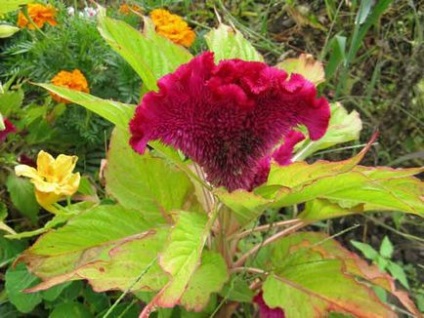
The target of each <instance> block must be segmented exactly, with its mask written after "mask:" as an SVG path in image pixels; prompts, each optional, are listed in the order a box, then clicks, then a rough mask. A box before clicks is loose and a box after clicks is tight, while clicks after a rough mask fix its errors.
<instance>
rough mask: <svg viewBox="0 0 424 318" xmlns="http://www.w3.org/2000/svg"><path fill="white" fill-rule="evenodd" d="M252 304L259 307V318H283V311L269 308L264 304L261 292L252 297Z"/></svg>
mask: <svg viewBox="0 0 424 318" xmlns="http://www.w3.org/2000/svg"><path fill="white" fill-rule="evenodd" d="M253 302H254V303H256V304H258V306H259V317H260V318H285V317H286V316H285V314H284V310H282V309H281V308H278V307H277V308H271V307H268V305H267V304H266V303H265V300H264V298H263V295H262V291H261V292H260V293H259V294H257V295H256V296H255V297H253Z"/></svg>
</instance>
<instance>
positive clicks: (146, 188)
mask: <svg viewBox="0 0 424 318" xmlns="http://www.w3.org/2000/svg"><path fill="white" fill-rule="evenodd" d="M128 140H129V134H128V132H127V131H126V130H125V131H123V130H121V129H115V130H114V132H113V134H112V139H111V142H110V147H109V153H108V159H107V160H108V161H107V166H106V169H105V179H106V190H107V192H108V193H110V194H111V195H112V196H113V197H115V198H116V199H117V200H118V201H119V202H120V204H122V205H123V206H125V207H128V208H130V209H140V213H142V214H143V216H144V217H145V218H146V219H147V220H149V221H150V222H152V223H157V222H159V223H164V222H166V221H170V215H169V213H170V211H171V210H173V209H182V208H183V207H184V208H186V207H187V206H186V205H187V204H189V199H190V195H191V192H192V189H193V186H192V183H191V182H190V180H189V178H188V177H187V176H186V175H185V174H184V173H183V172H181V171H178V170H177V169H176V168H175V167H173V166H172V165H170V164H169V163H167V162H166V161H165V160H163V159H160V158H153V157H152V156H150V155H149V154H148V153H146V154H144V155H143V156H141V155H140V154H138V153H136V152H135V151H134V150H132V149H131V148H130V146H129V144H128Z"/></svg>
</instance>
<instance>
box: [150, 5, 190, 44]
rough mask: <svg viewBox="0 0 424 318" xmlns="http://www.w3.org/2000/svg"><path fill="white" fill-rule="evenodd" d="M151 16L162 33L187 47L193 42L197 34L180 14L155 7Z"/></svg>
mask: <svg viewBox="0 0 424 318" xmlns="http://www.w3.org/2000/svg"><path fill="white" fill-rule="evenodd" d="M150 17H151V19H152V21H153V24H154V25H155V29H156V32H157V33H159V34H160V35H163V36H164V37H166V38H168V39H169V40H171V41H172V42H174V43H176V44H180V45H183V46H185V47H189V46H191V45H192V44H193V42H194V39H195V38H196V34H195V33H194V32H193V30H192V29H191V28H190V27H189V26H188V24H187V22H185V21H184V20H183V19H182V18H181V17H180V16H178V15H176V14H172V13H170V12H169V11H167V10H163V9H155V10H153V11H152V12H150Z"/></svg>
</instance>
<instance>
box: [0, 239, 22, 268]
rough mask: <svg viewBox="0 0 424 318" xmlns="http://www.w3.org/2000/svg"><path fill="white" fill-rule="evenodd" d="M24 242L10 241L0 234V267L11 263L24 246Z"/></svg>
mask: <svg viewBox="0 0 424 318" xmlns="http://www.w3.org/2000/svg"><path fill="white" fill-rule="evenodd" d="M26 245H27V244H26V242H23V241H10V240H8V239H6V238H4V237H3V236H0V268H2V267H4V266H5V265H7V264H9V263H11V262H12V261H13V260H14V259H15V257H16V256H17V255H19V254H20V253H21V252H22V251H23V250H24V249H25V248H26Z"/></svg>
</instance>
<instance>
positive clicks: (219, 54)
mask: <svg viewBox="0 0 424 318" xmlns="http://www.w3.org/2000/svg"><path fill="white" fill-rule="evenodd" d="M205 39H206V43H207V45H208V47H209V49H210V50H211V51H212V52H214V56H215V62H218V61H221V60H224V59H235V58H238V59H242V60H245V61H263V57H262V56H261V55H260V54H259V53H258V52H257V51H256V49H255V48H254V47H253V46H252V44H251V43H250V42H249V41H248V40H246V39H245V38H244V37H243V35H242V34H241V33H240V31H238V30H236V29H235V28H233V27H230V26H228V25H225V24H222V23H221V24H220V25H219V26H218V28H216V29H212V30H211V31H209V33H208V34H206V35H205Z"/></svg>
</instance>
